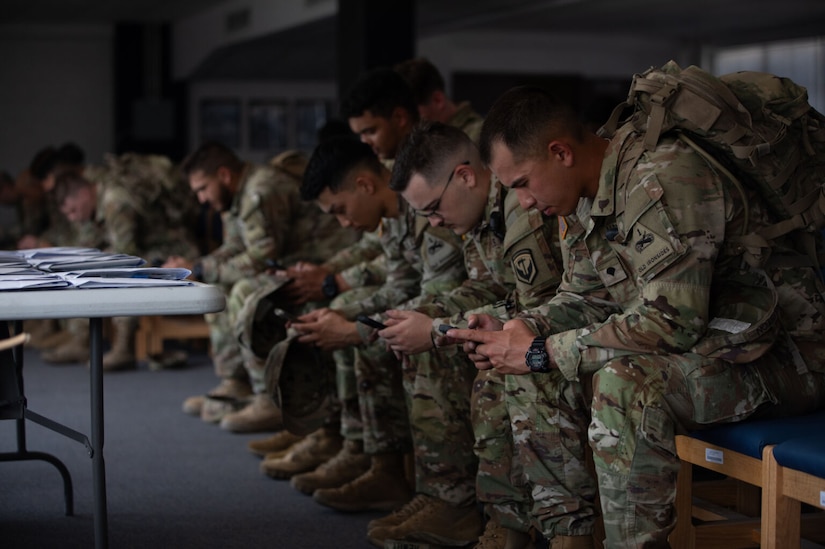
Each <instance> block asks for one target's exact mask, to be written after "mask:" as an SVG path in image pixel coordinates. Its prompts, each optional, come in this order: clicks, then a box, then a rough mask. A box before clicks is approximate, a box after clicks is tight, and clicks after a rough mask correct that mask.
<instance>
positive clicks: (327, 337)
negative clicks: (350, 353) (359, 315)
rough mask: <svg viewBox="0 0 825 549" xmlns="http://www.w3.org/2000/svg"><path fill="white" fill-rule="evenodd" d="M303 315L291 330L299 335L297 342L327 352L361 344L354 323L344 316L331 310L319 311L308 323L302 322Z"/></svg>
mask: <svg viewBox="0 0 825 549" xmlns="http://www.w3.org/2000/svg"><path fill="white" fill-rule="evenodd" d="M305 316H308V315H304V316H302V317H299V320H300V321H301V322H300V323H299V324H298V323H296V324H293V326H292V327H293V328H295V330H297V331H298V332H299V333H300V334H302V335H300V336H298V341H300V342H301V343H308V344H311V345H315V346H317V347H319V348H321V349H324V350H327V351H334V350H336V349H343V348H345V347H349V346H351V345H357V344H358V343H360V342H361V336H360V335H359V333H358V328H357V327H356V326H355V322H350V321H349V320H347V319H346V318H344V315H342V314H341V313H339V312H338V311H333V310H332V309H319V313H318V314H317V316H316V317H315V318H314V319H313V320H312V321H310V322H304V317H305Z"/></svg>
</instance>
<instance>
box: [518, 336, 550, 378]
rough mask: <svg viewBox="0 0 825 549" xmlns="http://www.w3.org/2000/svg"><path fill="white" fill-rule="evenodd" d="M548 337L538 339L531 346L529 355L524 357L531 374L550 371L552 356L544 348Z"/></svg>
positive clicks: (528, 351)
mask: <svg viewBox="0 0 825 549" xmlns="http://www.w3.org/2000/svg"><path fill="white" fill-rule="evenodd" d="M546 340H547V338H546V337H537V338H536V339H534V340H533V343H531V344H530V348H529V349H528V350H527V354H525V355H524V359H525V362H526V363H527V367H528V368H530V371H531V372H538V373H547V372H549V371H550V356H549V355H548V354H547V349H545V348H544V342H545V341H546Z"/></svg>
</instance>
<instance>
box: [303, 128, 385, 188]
mask: <svg viewBox="0 0 825 549" xmlns="http://www.w3.org/2000/svg"><path fill="white" fill-rule="evenodd" d="M356 168H364V169H367V170H370V171H372V172H374V173H376V174H380V173H381V170H382V169H383V165H382V164H381V161H380V160H378V157H377V156H376V155H375V153H374V152H373V150H372V148H371V147H370V146H369V145H367V144H365V143H362V142H361V141H359V140H358V139H357V138H356V137H347V136H334V137H330V138H329V139H327V140H325V141H323V142H322V143H320V144H319V145H318V146H317V147H315V150H314V151H313V152H312V156H311V157H310V159H309V164H307V169H306V171H305V172H304V180H303V182H302V183H301V198H302V199H304V200H317V198H318V197H319V196H320V195H321V193H322V192H323V191H324V189H327V188H328V189H329V190H330V191H332V192H333V193H337V192H338V191H339V190H340V189H341V187H342V186H343V184H344V181H345V180H346V178H347V176H349V175H350V173H352V172H353V171H354V170H355V169H356Z"/></svg>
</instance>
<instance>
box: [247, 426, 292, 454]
mask: <svg viewBox="0 0 825 549" xmlns="http://www.w3.org/2000/svg"><path fill="white" fill-rule="evenodd" d="M304 438H305V437H304V436H303V435H294V434H292V433H290V432H289V431H287V430H286V429H284V430H283V431H278V432H277V433H275V434H274V435H272V436H269V437H266V438H262V439H258V440H250V441H249V442H247V443H246V447H247V448H248V449H249V451H250V452H252V453H253V454H255V455H256V456H259V457H264V456H266V457H271V458H272V459H275V458H279V457H281V456H282V455H283V454H285V453H286V452H287V450H289V448H290V447H291V446H292V445H293V444H295V443H297V442H300V441H302V440H304ZM276 452H283V454H281V455H275V453H276Z"/></svg>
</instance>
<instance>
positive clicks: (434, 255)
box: [424, 232, 455, 269]
mask: <svg viewBox="0 0 825 549" xmlns="http://www.w3.org/2000/svg"><path fill="white" fill-rule="evenodd" d="M424 245H425V246H426V250H427V262H428V263H429V264H430V265H431V266H432V267H434V268H436V269H439V268H441V267H443V266H444V264H445V263H447V262H448V261H449V260H450V259H451V258H452V257H454V253H455V248H453V247H452V246H451V245H450V244H449V243H447V242H446V241H444V240H442V239H440V238H438V237H437V236H433V235H432V234H431V233H429V232H428V233H426V234H425V235H424Z"/></svg>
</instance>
